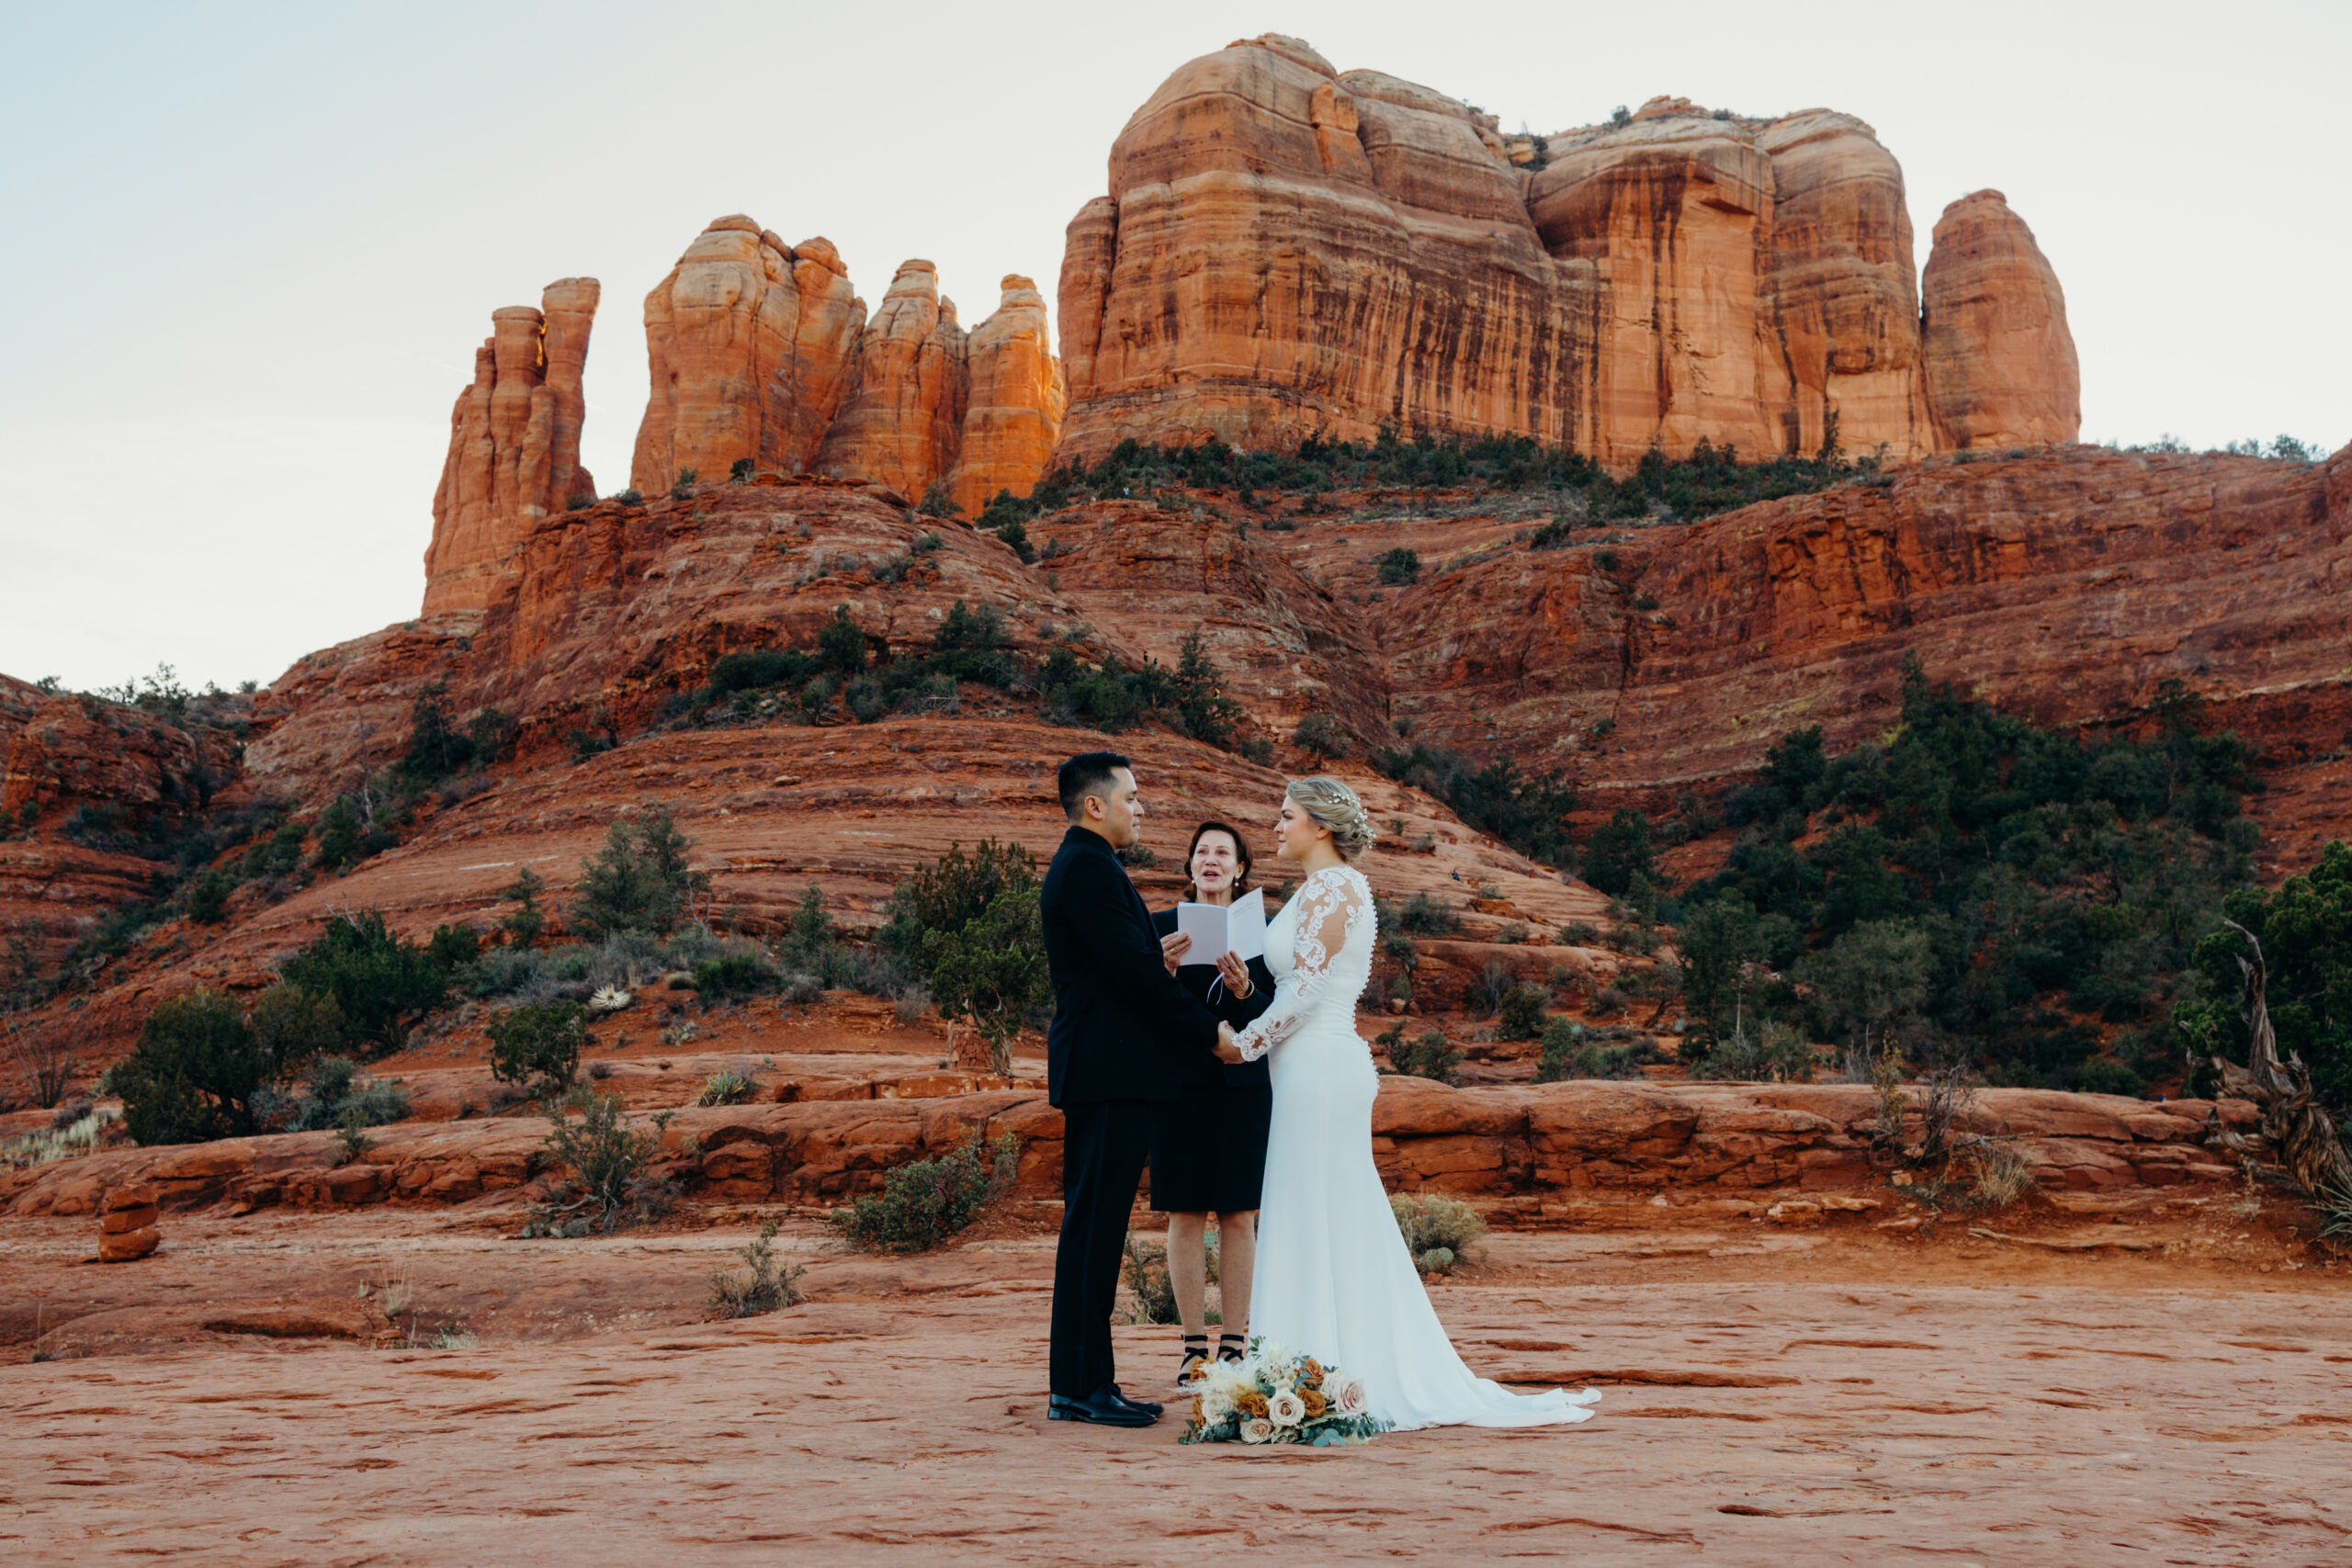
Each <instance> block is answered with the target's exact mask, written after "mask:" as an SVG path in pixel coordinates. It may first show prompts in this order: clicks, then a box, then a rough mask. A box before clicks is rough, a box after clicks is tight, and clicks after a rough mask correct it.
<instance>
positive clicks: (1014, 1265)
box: [0, 1200, 2352, 1564]
mask: <svg viewBox="0 0 2352 1568" xmlns="http://www.w3.org/2000/svg"><path fill="white" fill-rule="evenodd" d="M2235 1207H2236V1201H2235V1200H2224V1201H2222V1202H2220V1203H2217V1204H2208V1205H2206V1206H2204V1207H2203V1208H2201V1209H2199V1210H2198V1211H2197V1214H2198V1216H2199V1217H2197V1218H2194V1219H2188V1220H2182V1221H2177V1222H2167V1223H2165V1224H2160V1225H2155V1226H2150V1227H2131V1234H2129V1235H2126V1236H2125V1237H2124V1239H2125V1240H2127V1241H2129V1242H2131V1243H2135V1244H2137V1243H2146V1242H2150V1241H2161V1243H2162V1249H2161V1250H2158V1251H2154V1252H2135V1251H2120V1250H2117V1249H2116V1248H2115V1247H2104V1248H2099V1249H2097V1250H2091V1251H2083V1252H2076V1253H2064V1252H2060V1253H2052V1252H2047V1251H2044V1250H2041V1249H2038V1248H2032V1247H2024V1246H2019V1245H2015V1244H2012V1243H2008V1242H2000V1241H1990V1240H1984V1239H1980V1238H1974V1237H1972V1236H1970V1235H1967V1234H1965V1232H1964V1231H1962V1234H1958V1235H1928V1236H1925V1237H1922V1236H1919V1235H1916V1234H1914V1235H1900V1236H1897V1235H1889V1234H1888V1233H1883V1232H1877V1231H1873V1230H1871V1229H1870V1228H1869V1227H1868V1226H1867V1224H1860V1223H1859V1222H1857V1223H1855V1224H1853V1226H1852V1228H1840V1229H1834V1230H1831V1231H1826V1232H1819V1233H1811V1234H1798V1235H1791V1234H1784V1233H1777V1232H1776V1233H1773V1234H1760V1233H1763V1232H1767V1231H1770V1229H1771V1227H1770V1226H1766V1225H1755V1224H1733V1225H1729V1226H1719V1225H1707V1224H1702V1225H1698V1226H1694V1227H1675V1228H1665V1229H1659V1230H1655V1231H1635V1232H1614V1233H1609V1234H1606V1235H1577V1234H1559V1233H1551V1234H1538V1235H1500V1236H1498V1237H1496V1238H1494V1239H1493V1240H1492V1241H1491V1242H1490V1244H1489V1246H1488V1250H1487V1261H1486V1262H1485V1263H1483V1264H1481V1265H1479V1266H1476V1267H1475V1268H1473V1269H1469V1270H1468V1271H1466V1273H1465V1274H1464V1275H1463V1276H1462V1277H1460V1278H1458V1279H1457V1280H1453V1281H1450V1282H1444V1283H1441V1284H1438V1285H1437V1286H1435V1287H1434V1295H1435V1299H1436V1301H1437V1303H1438V1307H1439V1310H1440V1313H1441V1314H1442V1316H1443V1317H1444V1319H1445V1321H1446V1323H1447V1325H1448V1326H1449V1327H1450V1328H1451V1330H1452V1331H1453V1334H1454V1335H1455V1337H1456V1339H1457V1341H1458V1343H1459V1344H1460V1345H1461V1347H1462V1349H1463V1351H1464V1355H1465V1356H1466V1357H1467V1358H1468V1359H1470V1360H1471V1361H1472V1362H1473V1363H1474V1364H1475V1365H1476V1366H1478V1367H1479V1368H1481V1369H1482V1370H1484V1371H1488V1372H1490V1373H1492V1374H1494V1375H1497V1376H1498V1377H1502V1378H1504V1379H1507V1380H1510V1381H1513V1382H1524V1383H1527V1384H1530V1385H1538V1384H1551V1383H1555V1382H1575V1383H1590V1384H1592V1385H1594V1386H1597V1387H1600V1388H1601V1389H1602V1390H1603V1393H1604V1395H1605V1397H1604V1398H1603V1400H1602V1402H1601V1404H1600V1412H1599V1414H1598V1415H1597V1416H1595V1417H1594V1418H1593V1420H1592V1421H1591V1422H1589V1424H1587V1425H1585V1426H1582V1427H1573V1428H1566V1429H1560V1430H1536V1431H1528V1432H1517V1433H1498V1432H1483V1431H1474V1430H1469V1429H1453V1430H1443V1431H1435V1432H1422V1433H1412V1434H1398V1435H1393V1436H1391V1437H1388V1438H1383V1439H1381V1440H1379V1441H1377V1442H1375V1443H1373V1444H1371V1445H1369V1446H1366V1447H1363V1448H1359V1449H1352V1450H1340V1451H1337V1452H1329V1451H1327V1452H1319V1453H1258V1452H1244V1451H1241V1450H1236V1449H1212V1450H1196V1449H1186V1448H1181V1447H1178V1446H1177V1445H1176V1444H1175V1442H1174V1429H1173V1427H1172V1425H1170V1424H1163V1425H1162V1426H1160V1427H1158V1428H1155V1429H1152V1430H1148V1431H1134V1432H1128V1431H1108V1430H1096V1429H1088V1428H1077V1427H1066V1426H1061V1425H1049V1424H1048V1423H1046V1421H1045V1420H1044V1419H1043V1386H1042V1385H1043V1347H1042V1331H1043V1325H1044V1322H1045V1315H1046V1299H1047V1279H1048V1275H1049V1270H1050V1261H1051V1259H1050V1248H1051V1241H1050V1237H1049V1235H1048V1234H1047V1230H1048V1226H1049V1224H1050V1213H1049V1212H1048V1211H1046V1210H1044V1209H1042V1208H1040V1209H1038V1210H1037V1211H1035V1213H1034V1214H1033V1215H1032V1216H1029V1217H1027V1218H1026V1219H1025V1221H1024V1220H1023V1218H1021V1217H1018V1216H1000V1217H999V1218H998V1219H997V1220H996V1221H994V1222H992V1223H991V1224H989V1225H986V1226H984V1227H982V1232H981V1239H978V1240H972V1241H968V1242H967V1243H965V1244H964V1245H961V1246H957V1247H951V1248H949V1249H946V1250H944V1251H942V1252H940V1253H937V1254H933V1255H929V1256H923V1257H918V1258H907V1259H875V1258H863V1257H859V1256H855V1255H852V1254H847V1253H845V1252H843V1251H842V1247H841V1246H840V1244H839V1243H838V1242H837V1241H835V1240H833V1239H832V1238H831V1236H830V1235H827V1234H825V1233H823V1232H822V1231H821V1230H820V1228H819V1227H817V1226H814V1225H812V1224H807V1223H796V1224H793V1225H792V1226H790V1227H789V1228H788V1229H787V1231H786V1235H785V1238H784V1239H785V1243H786V1246H787V1247H788V1248H789V1249H790V1251H791V1252H792V1253H793V1255H794V1256H796V1257H799V1258H805V1259H806V1260H807V1261H808V1263H809V1274H808V1276H807V1278H806V1280H804V1284H805V1285H806V1286H807V1287H808V1289H809V1293H810V1300H809V1303H807V1304H805V1305H802V1306H799V1307H797V1308H794V1309H791V1310H788V1311H786V1312H782V1313H778V1314H773V1315H770V1316H765V1317H759V1318H752V1319H747V1320H741V1321H738V1322H732V1323H707V1322H703V1321H701V1315H702V1305H703V1301H704V1298H705V1294H706V1286H705V1282H704V1276H705V1274H706V1273H707V1271H709V1270H711V1269H717V1268H720V1267H723V1266H725V1265H726V1264H728V1263H729V1262H730V1261H732V1259H731V1258H730V1256H729V1254H730V1249H732V1248H733V1247H736V1246H738V1245H740V1244H741V1242H742V1241H743V1240H744V1239H745V1238H746V1236H747V1235H748V1234H749V1228H750V1220H751V1216H750V1215H748V1214H742V1215H738V1216H735V1217H733V1218H731V1219H729V1220H728V1221H727V1222H726V1223H724V1224H718V1225H716V1226H714V1227H712V1228H708V1229H702V1230H694V1231H680V1230H674V1229H673V1230H667V1231H661V1232H655V1233H649V1234H624V1235H620V1236H618V1237H616V1238H613V1239H610V1240H585V1241H568V1242H559V1241H538V1242H522V1241H512V1240H507V1239H504V1238H503V1234H502V1233H503V1230H504V1229H506V1228H510V1227H507V1226H502V1225H500V1224H493V1223H491V1221H490V1217H489V1216H477V1217H470V1218H468V1219H464V1220H459V1219H457V1218H455V1217H454V1216H451V1215H448V1214H446V1213H436V1212H432V1211H406V1212H400V1211H384V1210H369V1211H365V1212H362V1213H347V1214H337V1215H327V1216H321V1215H311V1214H301V1215H297V1214H293V1213H267V1212H266V1213H261V1214H255V1215H249V1216H245V1217H243V1218H238V1219H227V1218H220V1217H213V1216H205V1217H201V1218H178V1219H176V1220H170V1221H169V1222H168V1223H167V1229H166V1238H167V1239H166V1243H165V1247H164V1250H163V1251H162V1252H161V1253H159V1254H158V1255H157V1256H156V1257H154V1258H152V1259H150V1260H148V1261H146V1262H144V1263H141V1264H136V1265H128V1266H124V1267H121V1268H117V1269H104V1270H101V1269H98V1268H97V1267H96V1266H95V1265H89V1266H85V1265H82V1264H79V1263H78V1262H76V1261H75V1259H76V1258H78V1257H79V1256H81V1255H82V1254H83V1253H84V1252H85V1251H86V1250H87V1249H88V1247H89V1244H90V1238H89V1237H88V1236H87V1235H85V1234H84V1232H85V1230H86V1229H87V1228H88V1227H87V1225H86V1224H74V1223H69V1222H64V1221H56V1220H42V1221H20V1222H16V1223H13V1224H11V1225H10V1226H9V1227H8V1229H7V1231H6V1233H5V1239H0V1254H4V1255H5V1257H6V1273H7V1276H8V1278H9V1279H10V1280H11V1281H12V1283H11V1286H10V1289H9V1292H8V1293H9V1295H10V1297H11V1298H12V1300H15V1301H18V1302H21V1301H22V1300H23V1299H24V1298H26V1297H28V1296H31V1297H34V1298H36V1299H44V1300H49V1301H51V1302H52V1303H55V1309H56V1310H60V1311H64V1310H73V1309H72V1308H70V1307H68V1306H67V1305H66V1303H67V1301H68V1299H69V1298H76V1297H77V1296H78V1297H79V1298H80V1299H81V1304H84V1305H90V1306H96V1305H97V1304H98V1303H99V1301H100V1300H101V1299H103V1298H104V1297H106V1296H107V1295H112V1296H116V1297H119V1298H120V1299H122V1300H123V1301H124V1302H125V1303H127V1304H124V1305H121V1306H119V1307H114V1308H102V1309H101V1310H98V1311H96V1312H92V1313H88V1314H85V1315H82V1316H80V1317H77V1318H75V1319H74V1321H73V1322H71V1323H69V1324H67V1325H65V1326H64V1327H63V1328H62V1329H52V1330H51V1338H50V1339H49V1340H46V1341H44V1343H45V1344H47V1345H49V1346H50V1347H51V1349H52V1350H53V1352H54V1353H56V1354H59V1355H61V1356H62V1357H65V1358H67V1359H55V1360H48V1361H42V1362H37V1363H35V1362H27V1361H23V1360H21V1359H20V1360H18V1361H17V1364H14V1365H9V1366H6V1367H0V1410H5V1412H6V1421H7V1427H8V1431H9V1433H10V1441H9V1442H8V1443H7V1444H6V1447H5V1449H0V1551H6V1553H7V1555H8V1556H9V1557H10V1558H11V1559H12V1560H14V1561H18V1562H117V1561H133V1560H136V1561H152V1560H153V1559H155V1558H157V1557H169V1558H172V1559H175V1560H181V1561H192V1562H237V1563H297V1562H300V1563H362V1562H382V1563H389V1562H479V1563H505V1562H546V1561H549V1560H561V1561H566V1562H582V1563H600V1562H615V1563H639V1562H644V1561H647V1560H648V1559H649V1557H652V1556H656V1555H666V1556H668V1557H669V1558H671V1559H673V1560H677V1561H685V1562H738V1561H741V1562H775V1561H795V1560H804V1561H820V1562H910V1561H916V1560H932V1561H938V1560H950V1561H962V1560H967V1559H977V1558H980V1557H983V1556H985V1557H988V1558H990V1559H994V1560H997V1561H1006V1562H1045V1563H1051V1562H1069V1563H1087V1564H1093V1563H1101V1562H1162V1561H1165V1562H1210V1561H1226V1560H1230V1558H1231V1556H1232V1554H1233V1553H1235V1552H1236V1551H1250V1550H1253V1549H1268V1548H1272V1549H1275V1550H1282V1551H1289V1552H1292V1553H1294V1554H1296V1555H1297V1556H1298V1557H1299V1558H1300V1560H1303V1561H1311V1562H1329V1561H1356V1560H1364V1559H1378V1558H1393V1557H1397V1556H1400V1555H1418V1554H1421V1553H1424V1552H1432V1551H1444V1552H1452V1553H1455V1554H1458V1555H1462V1556H1466V1557H1469V1558H1471V1559H1472V1560H1478V1561H1484V1560H1495V1559H1504V1558H1534V1559H1559V1558H1567V1557H1577V1558H1580V1559H1585V1560H1591V1561H1600V1562H1648V1561H1653V1560H1679V1559H1681V1558H1685V1557H1689V1556H1694V1555H1701V1554H1703V1555H1705V1556H1706V1557H1707V1558H1709V1559H1710V1560H1713V1561H1729V1562H1788V1561H1810V1562H1873V1563H1875V1562H1890V1561H1905V1560H1907V1559H1909V1558H1910V1557H1912V1556H1913V1555H1915V1554H1921V1553H1925V1554H1932V1555H1934V1556H1936V1557H1939V1558H1945V1559H1949V1560H1951V1561H1954V1562H1983V1563H1992V1562H2005V1563H2015V1562H2045V1563H2046V1562H2068V1563H2105V1562H2178V1563H2199V1564H2204V1563H2221V1562H2330V1561H2342V1560H2343V1557H2342V1554H2343V1553H2344V1551H2346V1545H2347V1536H2348V1535H2352V1507H2347V1506H2346V1494H2345V1492H2344V1489H2343V1486H2342V1477H2343V1475H2344V1473H2345V1469H2346V1461H2347V1460H2352V1408H2347V1406H2346V1403H2345V1398H2344V1392H2343V1391H2344V1386H2345V1367H2346V1364H2347V1363H2352V1329H2347V1328H2346V1325H2345V1321H2344V1318H2343V1316H2342V1314H2341V1313H2340V1312H2339V1311H2337V1310H2335V1308H2336V1303H2338V1302H2339V1301H2340V1295H2341V1289H2342V1284H2343V1276H2342V1274H2341V1273H2340V1272H2339V1271H2336V1270H2335V1269H2319V1268H2310V1267H2305V1268H2301V1269H2297V1267H2296V1266H2297V1264H2298V1263H2299V1262H2301V1259H2299V1258H2294V1257H2292V1256H2290V1251H2291V1250H2292V1249H2291V1248H2290V1247H2287V1246H2284V1245H2282V1244H2281V1243H2280V1241H2279V1240H2278V1232H2277V1230H2276V1229H2275V1228H2274V1226H2275V1221H2274V1220H2273V1218H2272V1217H2271V1216H2267V1215H2265V1216H2258V1217H2257V1216H2248V1215H2245V1214H2241V1213H2235V1212H2234V1209H2235ZM1942 1228H1949V1229H1954V1230H1957V1229H1959V1227H1942ZM2085 1228H2100V1229H2104V1228H2113V1227H2085ZM2256 1268H2270V1269H2278V1270H2292V1271H2281V1272H2274V1273H2272V1274H2270V1275H2268V1276H2267V1277H2264V1276H2261V1275H2257V1274H2255V1273H2254V1272H2252V1270H2253V1269H2256ZM402 1277H404V1278H406V1279H408V1280H412V1281H413V1287H414V1292H415V1299H416V1301H417V1303H419V1314H420V1316H421V1318H422V1320H423V1322H424V1325H426V1327H427V1328H428V1329H429V1328H430V1327H431V1326H432V1325H435V1324H436V1323H437V1322H439V1321H442V1320H456V1321H459V1322H462V1323H464V1324H465V1325H467V1326H468V1327H469V1328H470V1329H472V1330H473V1331H474V1332H475V1333H477V1334H478V1335H479V1336H480V1345H479V1347H478V1348H470V1349H458V1350H413V1349H401V1348H378V1347H374V1346H371V1345H369V1344H368V1343H365V1342H364V1336H366V1335H367V1334H368V1333H371V1332H374V1331H375V1330H376V1329H377V1328H378V1327H379V1326H380V1324H381V1318H380V1315H379V1314H373V1313H372V1312H371V1311H370V1303H369V1301H368V1300H366V1299H363V1298H362V1296H361V1295H360V1293H359V1292H360V1290H361V1287H362V1286H363V1285H365V1286H368V1287H369V1288H370V1291H371V1294H372V1293H379V1292H380V1290H381V1286H382V1283H383V1281H384V1280H387V1279H390V1278H402ZM208 1325H209V1326H208ZM1171 1334H1172V1330H1170V1329H1166V1328H1153V1327H1125V1328H1121V1329H1120V1330H1118V1342H1119V1348H1120V1353H1121V1357H1122V1363H1123V1366H1124V1367H1125V1369H1126V1370H1127V1371H1126V1375H1127V1378H1128V1381H1129V1384H1130V1386H1131V1387H1148V1385H1149V1384H1151V1383H1153V1382H1157V1381H1158V1377H1157V1374H1159V1371H1160V1370H1161V1369H1162V1368H1164V1367H1165V1366H1166V1365H1167V1363H1168V1361H1169V1359H1170V1353H1171V1352H1172V1350H1173V1348H1174V1347H1173V1344H1172V1341H1171V1337H1170V1336H1171ZM297 1336H300V1337H297ZM21 1353H22V1351H21V1348H20V1349H19V1354H20V1355H21Z"/></svg>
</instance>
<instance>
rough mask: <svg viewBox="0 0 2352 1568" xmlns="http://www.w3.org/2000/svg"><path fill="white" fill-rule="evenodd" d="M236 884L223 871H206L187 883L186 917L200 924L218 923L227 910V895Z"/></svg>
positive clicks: (233, 889)
mask: <svg viewBox="0 0 2352 1568" xmlns="http://www.w3.org/2000/svg"><path fill="white" fill-rule="evenodd" d="M236 886H237V885H236V884H235V883H234V882H232V881H231V880H230V878H229V877H228V876H227V875H226V874H223V873H221V872H219V871H207V872H205V873H204V874H201V875H199V876H198V877H197V878H195V879H194V880H193V881H191V882H190V883H189V884H188V885H187V894H186V908H187V918H188V919H191V920H194V921H195V922H196V923H197V924H198V925H200V926H211V925H218V924H220V920H221V919H222V918H223V917H224V916H226V915H227V914H228V912H229V895H230V894H231V893H232V892H233V891H235V889H236Z"/></svg>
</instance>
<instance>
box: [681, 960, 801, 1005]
mask: <svg viewBox="0 0 2352 1568" xmlns="http://www.w3.org/2000/svg"><path fill="white" fill-rule="evenodd" d="M783 984H784V976H783V974H782V973H781V972H779V971H778V970H777V968H776V967H775V964H770V963H769V962H768V961H767V960H766V959H764V958H762V957H761V956H759V954H757V953H728V954H726V955H725V956H723V957H719V958H711V959H706V960H705V961H704V962H702V963H701V964H696V965H695V991H696V992H697V993H698V994H699V995H700V996H701V997H702V998H703V999H704V1000H705V1001H716V1002H731V1001H740V1000H741V999H742V998H745V997H762V996H766V995H767V994H768V993H770V992H772V991H775V990H776V989H778V988H779V987H782V986H783Z"/></svg>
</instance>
